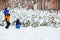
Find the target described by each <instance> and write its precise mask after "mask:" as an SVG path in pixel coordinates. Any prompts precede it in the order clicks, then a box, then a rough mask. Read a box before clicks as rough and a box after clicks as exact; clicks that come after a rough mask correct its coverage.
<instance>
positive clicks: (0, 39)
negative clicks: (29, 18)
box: [0, 26, 60, 40]
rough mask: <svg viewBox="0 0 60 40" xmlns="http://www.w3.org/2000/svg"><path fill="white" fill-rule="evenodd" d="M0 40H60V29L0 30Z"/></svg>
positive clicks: (11, 28) (28, 28)
mask: <svg viewBox="0 0 60 40" xmlns="http://www.w3.org/2000/svg"><path fill="white" fill-rule="evenodd" d="M0 40H60V28H54V27H37V28H33V27H27V28H25V27H21V29H16V28H15V27H11V26H10V28H9V29H5V28H3V27H1V28H0Z"/></svg>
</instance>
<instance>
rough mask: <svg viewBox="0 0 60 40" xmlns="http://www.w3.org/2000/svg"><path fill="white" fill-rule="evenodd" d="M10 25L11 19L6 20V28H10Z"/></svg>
mask: <svg viewBox="0 0 60 40" xmlns="http://www.w3.org/2000/svg"><path fill="white" fill-rule="evenodd" d="M9 26H10V22H9V21H6V26H5V28H6V29H8V28H9Z"/></svg>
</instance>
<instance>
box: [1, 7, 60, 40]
mask: <svg viewBox="0 0 60 40" xmlns="http://www.w3.org/2000/svg"><path fill="white" fill-rule="evenodd" d="M9 10H10V11H9V13H10V14H11V20H10V22H11V23H12V22H13V21H15V20H16V19H17V18H19V19H20V21H21V23H22V22H23V23H24V24H25V25H24V26H28V27H21V28H20V29H16V28H15V25H10V27H9V29H5V27H1V26H0V40H60V11H59V12H58V13H57V11H53V10H51V11H48V10H32V9H29V10H27V9H26V8H21V7H20V8H19V7H18V8H10V9H9ZM3 19H4V15H3V10H2V11H0V23H1V21H2V20H3ZM28 20H29V22H28ZM22 25H23V24H22ZM55 27H58V28H55Z"/></svg>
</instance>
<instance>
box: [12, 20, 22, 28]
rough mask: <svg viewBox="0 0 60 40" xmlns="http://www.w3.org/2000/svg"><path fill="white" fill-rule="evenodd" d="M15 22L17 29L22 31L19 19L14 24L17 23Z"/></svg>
mask: <svg viewBox="0 0 60 40" xmlns="http://www.w3.org/2000/svg"><path fill="white" fill-rule="evenodd" d="M15 22H16V28H17V29H20V27H21V23H20V21H19V19H17V20H16V21H14V22H13V23H15Z"/></svg>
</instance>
